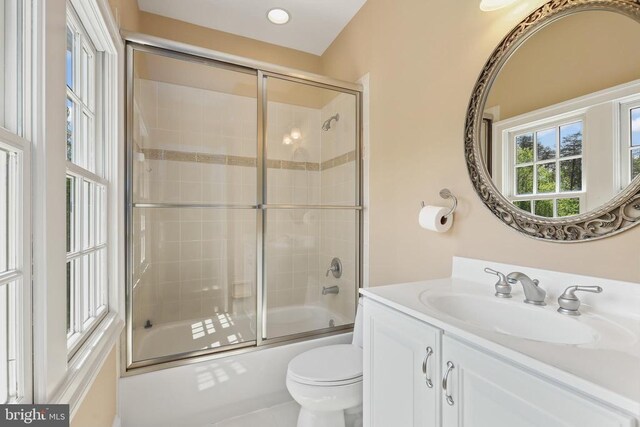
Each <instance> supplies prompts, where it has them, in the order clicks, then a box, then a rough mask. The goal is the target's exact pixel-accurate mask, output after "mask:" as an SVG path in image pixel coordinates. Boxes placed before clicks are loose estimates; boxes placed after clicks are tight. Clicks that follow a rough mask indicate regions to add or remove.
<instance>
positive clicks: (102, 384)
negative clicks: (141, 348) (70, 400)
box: [71, 346, 119, 427]
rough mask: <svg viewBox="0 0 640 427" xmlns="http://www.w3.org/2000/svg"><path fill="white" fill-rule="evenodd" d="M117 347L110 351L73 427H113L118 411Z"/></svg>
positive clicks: (72, 422) (73, 421)
mask: <svg viewBox="0 0 640 427" xmlns="http://www.w3.org/2000/svg"><path fill="white" fill-rule="evenodd" d="M117 348H118V347H117V346H114V347H113V348H112V349H111V351H109V356H107V359H106V360H105V362H104V364H103V365H102V368H101V369H100V372H99V373H98V375H97V376H96V378H95V380H94V381H93V384H92V385H91V388H90V389H89V391H88V392H87V394H86V396H85V397H84V400H83V401H82V404H81V405H80V406H79V407H78V409H77V410H76V413H75V415H74V417H73V419H72V420H71V427H112V426H113V421H114V417H115V416H116V409H117V395H116V390H117V379H118V375H119V372H118V369H117V357H118V351H117Z"/></svg>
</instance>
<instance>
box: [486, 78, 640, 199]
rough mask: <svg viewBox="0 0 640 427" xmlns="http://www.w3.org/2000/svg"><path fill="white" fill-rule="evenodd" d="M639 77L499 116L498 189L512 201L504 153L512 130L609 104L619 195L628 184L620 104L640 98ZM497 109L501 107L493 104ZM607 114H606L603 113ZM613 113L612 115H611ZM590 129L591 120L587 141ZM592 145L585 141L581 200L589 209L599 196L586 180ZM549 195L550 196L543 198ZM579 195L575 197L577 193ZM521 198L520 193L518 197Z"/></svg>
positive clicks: (495, 174) (496, 138) (496, 131)
mask: <svg viewBox="0 0 640 427" xmlns="http://www.w3.org/2000/svg"><path fill="white" fill-rule="evenodd" d="M639 94H640V79H638V80H634V81H631V82H628V83H624V84H621V85H617V86H614V87H611V88H607V89H603V90H601V91H597V92H594V93H590V94H587V95H584V96H580V97H577V98H574V99H570V100H567V101H564V102H560V103H558V104H554V105H551V106H548V107H544V108H540V109H537V110H533V111H530V112H528V113H523V114H520V115H518V116H514V117H510V118H507V119H503V120H499V118H498V119H497V120H496V121H495V122H494V124H493V126H494V132H493V139H492V146H493V147H494V148H495V149H494V152H493V159H492V161H493V165H494V168H493V169H494V170H493V175H492V177H493V181H494V182H495V183H496V184H495V185H496V187H497V188H498V190H499V191H500V192H501V193H502V194H504V195H505V197H506V198H507V199H509V200H511V198H512V196H511V194H512V193H511V191H512V188H513V184H512V183H511V182H510V180H509V176H510V175H509V172H510V164H509V162H510V161H511V158H510V157H506V158H505V156H504V155H503V150H504V148H505V147H507V146H508V145H507V144H508V140H509V133H510V132H512V131H514V130H516V131H518V132H521V131H520V130H521V129H527V128H534V127H537V126H539V125H541V124H544V123H552V122H553V121H554V120H557V121H567V122H569V121H570V118H572V117H573V118H575V117H579V116H581V115H582V116H585V117H587V116H588V115H589V114H590V110H591V109H593V108H594V107H596V106H606V108H607V109H608V110H609V113H607V116H608V117H609V118H610V120H611V126H612V129H611V130H612V138H613V141H612V144H613V146H612V151H613V152H612V156H613V165H612V169H613V172H611V173H612V174H613V177H612V187H611V191H613V192H615V193H616V194H617V193H619V192H620V191H621V189H624V188H626V185H625V184H624V183H622V182H621V176H622V175H621V174H622V172H621V166H622V163H621V162H622V159H621V156H622V154H623V153H622V150H621V149H620V148H619V147H621V145H622V144H623V142H622V141H621V139H622V137H621V134H622V131H621V129H620V121H621V120H620V116H621V108H620V104H621V103H625V102H629V101H632V100H640V95H639ZM494 108H498V107H494ZM602 114H604V113H602ZM609 114H610V115H609ZM589 133H590V131H589V123H588V122H587V121H586V120H585V121H584V129H583V138H584V141H586V140H587V138H588V134H589ZM588 151H589V147H588V144H583V154H582V156H583V174H582V179H583V192H584V194H583V196H582V199H581V201H580V205H581V210H583V206H585V208H584V209H585V210H586V209H594V208H596V206H597V205H596V206H591V207H590V204H592V203H593V200H597V197H596V198H595V199H594V198H592V197H591V196H590V195H588V194H587V191H586V190H587V189H586V182H587V181H586V180H587V173H586V169H587V168H589V162H590V160H589V161H586V159H587V155H588ZM551 194H552V193H544V195H543V194H540V195H539V196H542V197H538V199H545V198H546V199H549V198H552V197H549V196H550V195H551ZM569 194H571V193H560V196H558V197H556V196H555V195H554V196H553V198H566V195H569ZM574 194H575V193H574ZM544 196H547V197H544ZM574 197H576V196H574ZM518 198H519V199H521V196H520V195H519V196H518Z"/></svg>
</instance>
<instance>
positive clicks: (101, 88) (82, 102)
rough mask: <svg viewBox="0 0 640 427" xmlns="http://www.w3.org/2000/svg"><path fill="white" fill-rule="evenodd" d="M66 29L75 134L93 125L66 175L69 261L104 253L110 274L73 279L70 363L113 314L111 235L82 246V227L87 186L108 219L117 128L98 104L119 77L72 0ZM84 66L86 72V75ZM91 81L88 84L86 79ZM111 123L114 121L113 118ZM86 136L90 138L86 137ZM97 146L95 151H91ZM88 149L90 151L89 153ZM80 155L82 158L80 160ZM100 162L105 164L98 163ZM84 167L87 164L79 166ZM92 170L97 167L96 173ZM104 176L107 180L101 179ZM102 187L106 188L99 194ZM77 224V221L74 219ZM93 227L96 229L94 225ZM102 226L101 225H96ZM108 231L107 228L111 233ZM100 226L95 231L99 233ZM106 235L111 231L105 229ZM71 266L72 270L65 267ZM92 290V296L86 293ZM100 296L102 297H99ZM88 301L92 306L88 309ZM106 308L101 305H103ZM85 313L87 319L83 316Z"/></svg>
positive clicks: (94, 215)
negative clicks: (70, 198)
mask: <svg viewBox="0 0 640 427" xmlns="http://www.w3.org/2000/svg"><path fill="white" fill-rule="evenodd" d="M66 16H67V18H66V19H67V29H70V30H71V31H72V33H73V40H74V43H73V50H74V51H73V52H72V56H73V66H74V69H73V74H74V75H73V86H74V87H72V88H70V87H69V86H66V94H67V99H70V100H71V101H72V103H73V105H74V106H75V108H74V112H73V114H74V118H73V120H74V132H75V135H79V134H85V135H86V133H85V132H87V130H86V129H85V126H86V123H87V122H85V120H82V119H81V117H83V116H85V115H86V116H87V118H88V120H91V121H92V123H90V132H91V135H90V136H88V139H89V140H91V139H93V141H94V143H92V144H86V141H84V142H85V144H76V143H75V141H74V144H73V147H74V153H73V160H67V161H66V170H67V177H73V178H74V179H75V183H76V184H75V186H74V192H75V196H74V200H75V201H76V202H75V203H74V208H73V209H74V213H73V216H74V217H75V220H76V225H75V233H74V236H73V240H74V244H73V245H72V249H71V251H70V252H67V255H66V263H67V264H68V263H70V262H73V261H75V260H78V259H81V260H84V259H85V257H87V256H88V257H90V259H91V260H92V262H93V263H94V265H98V261H97V260H96V257H97V256H99V254H101V252H102V251H105V253H106V264H105V265H102V264H100V266H101V268H104V269H106V275H105V276H103V277H102V278H103V279H104V280H105V281H106V283H99V282H98V281H99V280H101V279H99V278H98V276H97V273H96V270H95V269H92V270H90V272H89V273H90V274H91V276H92V277H91V278H90V279H89V280H90V282H89V283H90V284H89V285H86V284H83V283H82V281H83V280H84V277H83V276H84V273H83V271H84V268H86V267H85V266H84V262H83V261H79V262H78V265H77V266H75V268H74V270H75V271H74V272H73V276H75V279H74V282H75V286H71V287H70V289H71V291H72V292H73V295H71V296H69V297H68V298H71V299H70V300H69V301H70V302H69V306H70V309H71V310H72V314H71V318H70V328H71V330H70V331H69V332H68V333H67V348H68V359H69V360H71V359H72V358H73V357H74V356H75V355H76V353H77V352H78V351H79V349H80V348H81V347H82V346H83V345H84V343H85V342H86V341H87V340H88V339H89V337H90V336H91V335H92V334H93V333H94V331H95V330H96V328H97V327H98V325H99V324H100V323H101V322H102V321H103V320H104V319H105V318H106V316H107V314H108V313H109V310H110V309H109V298H108V295H109V288H110V278H111V277H113V275H112V274H109V272H110V270H111V266H112V264H113V262H112V258H113V256H114V255H113V253H112V251H111V250H110V249H111V248H110V245H109V240H110V239H108V238H107V236H104V241H102V242H89V243H88V247H86V248H84V243H83V241H81V240H84V239H83V234H82V233H83V229H84V227H83V225H82V222H83V221H84V219H83V218H84V215H85V213H84V212H83V209H84V208H85V203H84V197H85V190H84V185H85V183H88V184H89V186H90V192H91V194H90V197H94V199H95V198H96V197H97V195H98V192H99V191H104V192H105V194H104V197H103V198H102V201H101V202H100V204H101V205H102V204H104V205H105V206H103V211H102V212H97V211H96V210H95V209H96V204H97V202H93V203H91V204H90V205H89V206H90V210H91V213H90V214H89V215H90V216H91V219H97V217H98V216H99V215H100V216H102V215H105V216H106V217H107V218H108V216H109V210H110V206H109V199H110V198H109V197H107V195H108V193H109V192H110V190H111V187H112V184H111V182H110V180H109V177H110V176H113V175H114V172H113V164H112V162H111V161H110V160H111V157H110V153H111V152H113V150H110V149H108V146H109V145H110V144H109V143H108V141H109V139H108V138H105V136H104V135H103V131H104V130H105V129H107V128H109V127H111V126H109V125H113V123H110V124H108V123H103V122H106V121H107V120H109V117H106V116H104V115H103V114H102V113H103V112H106V111H108V109H103V108H101V102H99V100H103V99H104V100H107V99H108V97H106V96H105V95H104V92H106V91H108V90H109V80H113V79H115V78H116V75H117V73H116V72H115V71H114V69H109V67H108V66H107V63H108V61H102V60H101V58H103V57H105V56H109V52H108V51H107V50H106V49H105V51H104V52H100V50H99V49H98V48H97V47H96V46H95V43H94V41H93V40H92V33H93V34H95V31H94V32H91V31H88V29H87V27H90V26H91V25H93V24H94V23H92V22H89V24H90V25H89V26H87V25H85V24H84V23H83V20H82V19H81V18H80V17H79V15H78V12H77V11H76V8H75V6H74V5H73V4H72V3H71V2H69V3H67V13H66ZM87 51H88V56H89V57H92V58H93V61H90V60H87V62H86V63H85V61H84V59H83V54H84V53H86V52H87ZM84 67H87V68H88V71H85V69H84ZM87 79H88V82H87V81H85V80H87ZM111 119H113V118H111ZM85 138H87V137H86V136H85ZM97 145H102V147H101V150H95V146H97ZM92 147H94V148H93V153H92V152H91V151H92ZM85 150H88V151H86V152H85ZM100 152H104V154H102V155H101V156H100V155H97V154H96V153H100ZM78 157H79V158H78ZM100 163H102V164H101V165H100ZM81 165H84V166H81ZM90 168H93V170H94V171H95V172H94V171H92V170H90ZM101 175H103V176H101ZM101 188H103V189H104V190H101ZM72 222H73V221H72ZM94 227H95V226H94ZM98 227H99V225H98ZM108 228H109V227H107V229H108ZM92 230H93V227H89V231H92ZM97 230H98V229H97V228H96V229H95V230H93V231H94V232H95V231H97ZM105 231H106V234H107V235H108V230H105ZM67 268H68V267H67ZM87 292H88V295H86V293H87ZM98 294H99V295H98ZM85 300H86V301H87V304H88V306H85V305H86V304H85ZM101 302H102V303H103V304H100V303H101ZM85 313H86V316H85Z"/></svg>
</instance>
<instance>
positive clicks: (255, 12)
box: [138, 0, 366, 55]
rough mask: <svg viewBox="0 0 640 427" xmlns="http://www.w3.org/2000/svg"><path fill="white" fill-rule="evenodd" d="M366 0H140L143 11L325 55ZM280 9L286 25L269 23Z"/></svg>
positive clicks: (139, 3)
mask: <svg viewBox="0 0 640 427" xmlns="http://www.w3.org/2000/svg"><path fill="white" fill-rule="evenodd" d="M365 2H366V0H179V1H177V0H138V5H139V7H140V9H141V10H143V11H145V12H151V13H155V14H158V15H163V16H166V17H169V18H174V19H178V20H181V21H186V22H190V23H192V24H196V25H200V26H203V27H208V28H213V29H215V30H219V31H224V32H227V33H232V34H237V35H239V36H244V37H249V38H252V39H256V40H260V41H263V42H267V43H273V44H276V45H280V46H284V47H288V48H292V49H297V50H301V51H304V52H308V53H312V54H314V55H322V54H323V53H324V51H325V50H326V49H327V47H329V45H330V44H331V43H332V42H333V40H334V39H335V38H336V37H337V36H338V34H340V31H342V29H343V28H344V27H345V26H346V25H347V24H348V23H349V21H351V18H353V16H354V15H355V14H356V13H357V12H358V10H360V8H361V7H362V5H363V4H364V3H365ZM274 7H279V8H282V9H285V10H287V11H288V12H289V13H290V14H291V20H290V21H289V23H287V24H285V25H274V24H272V23H271V22H269V21H268V20H267V17H266V16H267V12H268V11H269V10H270V9H272V8H274Z"/></svg>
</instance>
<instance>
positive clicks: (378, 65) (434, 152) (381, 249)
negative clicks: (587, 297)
mask: <svg viewBox="0 0 640 427" xmlns="http://www.w3.org/2000/svg"><path fill="white" fill-rule="evenodd" d="M541 3H542V2H541V1H540V0H523V1H520V2H518V3H517V4H516V5H515V6H513V7H509V8H505V9H503V10H501V11H497V12H492V13H485V12H481V11H480V9H479V8H478V2H477V1H438V2H436V1H429V2H426V1H424V0H400V1H397V2H390V1H387V0H368V2H367V4H366V5H365V6H364V7H363V8H362V9H361V10H360V12H359V13H358V15H357V16H356V17H355V18H354V20H352V21H351V23H350V24H349V25H348V26H347V28H346V29H345V30H344V31H343V32H342V34H341V35H340V36H339V37H338V38H337V39H336V41H335V42H334V43H333V44H332V46H330V48H329V49H328V50H327V52H325V54H324V55H323V58H322V59H323V66H324V73H325V74H329V75H331V76H332V77H337V78H342V79H345V80H351V81H353V80H356V79H358V78H359V77H361V76H362V75H364V74H365V73H367V72H370V79H371V94H370V95H371V96H370V99H371V101H370V104H371V107H370V108H371V117H370V121H371V127H370V133H371V148H370V155H371V157H370V189H371V190H370V199H371V211H370V224H371V225H370V241H371V244H370V246H371V248H370V251H371V252H370V254H371V260H370V265H371V271H370V277H371V284H373V285H380V284H387V283H394V282H401V281H407V280H418V279H425V278H434V277H443V276H447V275H448V274H450V271H451V257H452V256H453V255H460V256H468V257H474V258H480V259H487V260H494V261H500V262H507V263H514V264H522V265H527V266H533V267H539V268H548V269H553V270H561V271H570V272H580V273H582V274H587V275H595V276H606V277H610V278H615V279H622V280H632V281H640V262H639V261H640V252H638V250H637V242H638V239H639V238H640V228H636V229H633V230H630V231H627V232H625V233H623V234H621V235H618V236H615V237H610V238H607V239H604V240H601V241H597V242H588V243H579V244H570V245H567V244H558V243H547V242H540V241H536V240H532V239H530V238H528V237H525V236H521V235H519V234H517V233H516V232H514V231H512V230H511V229H508V228H507V227H506V226H504V225H503V224H501V223H500V221H499V220H498V219H496V218H495V217H493V215H492V214H491V213H490V212H489V211H488V210H487V209H486V208H485V207H484V205H483V204H482V202H480V200H479V198H478V196H477V195H476V194H475V192H474V190H473V188H472V186H471V183H470V181H469V177H468V174H467V169H466V165H465V162H464V155H463V128H464V120H465V114H466V109H467V104H468V102H469V96H470V94H471V91H472V89H473V86H474V84H475V81H476V78H477V77H478V74H479V73H480V70H481V68H482V66H483V65H484V62H485V61H486V60H487V58H488V57H489V55H490V54H491V52H492V50H493V48H494V47H495V46H496V45H497V43H498V42H499V41H500V39H501V38H502V37H503V36H504V35H506V34H507V33H508V32H509V30H510V29H511V28H512V27H513V26H515V25H516V24H517V23H518V22H519V20H521V19H522V18H523V17H524V16H526V15H527V14H528V13H529V12H530V11H531V10H532V9H533V8H534V7H536V6H537V5H540V4H541ZM443 187H448V188H450V189H451V190H452V191H453V193H454V194H456V195H457V196H458V197H459V199H460V206H459V209H458V212H457V214H456V217H455V223H454V226H453V228H452V230H451V231H450V232H449V233H447V234H434V233H430V232H428V231H426V230H422V229H421V228H419V227H418V224H417V213H418V207H419V202H420V200H422V199H424V200H425V201H426V202H427V203H432V204H438V203H444V202H443V201H442V200H440V199H439V197H438V191H439V190H440V189H441V188H443Z"/></svg>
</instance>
